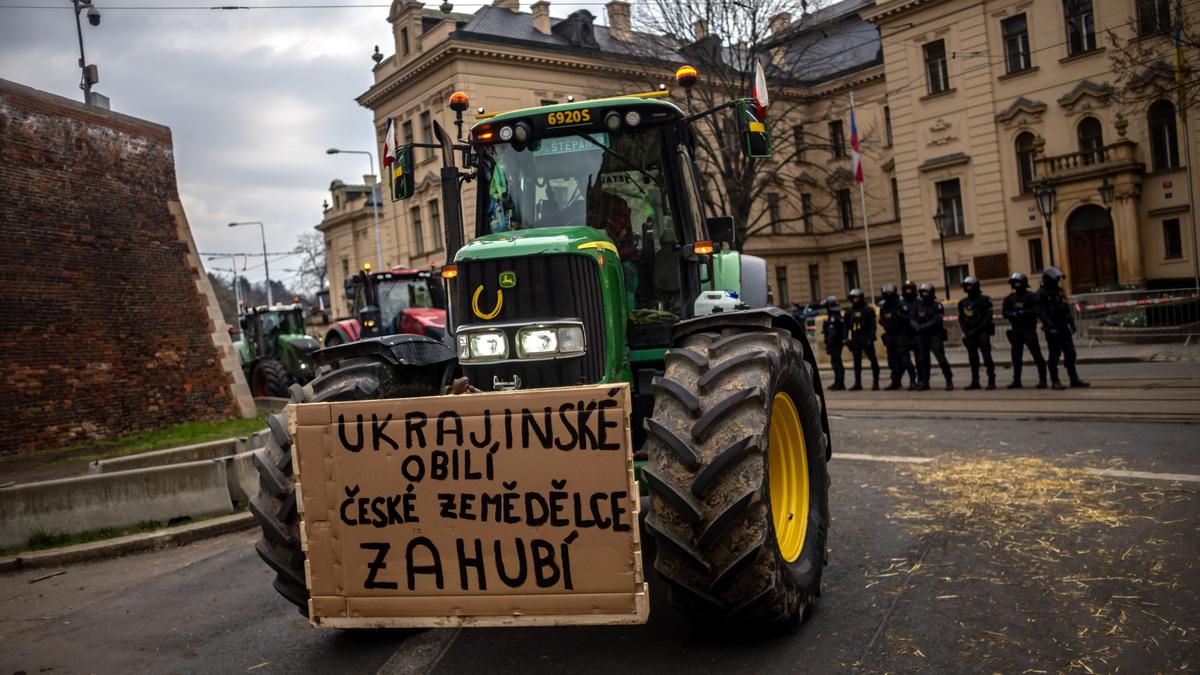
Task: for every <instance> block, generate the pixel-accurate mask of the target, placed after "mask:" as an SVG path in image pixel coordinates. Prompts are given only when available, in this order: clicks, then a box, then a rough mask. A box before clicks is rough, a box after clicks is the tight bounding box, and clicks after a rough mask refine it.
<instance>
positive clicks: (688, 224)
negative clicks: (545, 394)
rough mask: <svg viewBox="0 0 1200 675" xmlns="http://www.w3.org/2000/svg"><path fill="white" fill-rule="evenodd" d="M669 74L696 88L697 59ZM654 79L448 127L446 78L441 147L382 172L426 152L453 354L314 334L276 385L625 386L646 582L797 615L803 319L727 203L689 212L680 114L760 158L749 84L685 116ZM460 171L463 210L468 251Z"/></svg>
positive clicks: (808, 595) (284, 452) (808, 570)
mask: <svg viewBox="0 0 1200 675" xmlns="http://www.w3.org/2000/svg"><path fill="white" fill-rule="evenodd" d="M687 71H690V73H688V72H687ZM677 79H678V80H679V82H680V84H681V85H684V86H685V87H686V86H690V84H691V83H694V82H695V71H694V70H691V69H690V68H684V69H680V72H679V73H677ZM666 94H667V92H665V91H658V92H651V93H647V94H635V95H628V96H618V97H613V98H608V99H598V100H588V101H574V102H570V103H565V104H558V105H551V106H545V107H537V108H529V109H524V110H516V111H511V112H505V113H500V114H495V115H482V114H481V115H480V116H479V119H478V121H477V123H476V124H475V125H474V126H473V127H472V128H471V129H470V135H469V140H467V141H465V142H464V141H463V140H462V138H461V136H462V111H464V110H465V109H466V108H467V105H468V102H467V97H466V96H465V95H464V94H462V93H461V92H456V93H455V94H454V95H453V96H452V97H451V99H450V108H451V109H452V110H454V111H455V112H456V113H457V125H458V129H459V140H458V142H455V140H454V139H452V138H451V136H450V135H449V133H447V132H446V130H445V129H443V128H442V126H441V125H440V124H438V123H436V122H435V123H434V132H435V135H436V138H437V140H438V143H437V144H436V145H434V144H416V145H415V146H414V145H408V146H402V147H400V148H398V150H397V154H396V157H395V162H394V164H393V166H392V175H391V181H392V188H393V196H394V198H395V199H407V198H409V197H411V196H412V192H413V188H414V184H413V160H412V155H413V148H414V147H433V148H436V149H438V150H440V151H441V156H442V158H443V166H442V168H441V186H442V201H443V211H442V213H443V214H444V215H445V219H444V222H445V226H446V239H445V240H446V242H447V248H448V251H447V253H448V256H449V261H450V264H448V265H446V266H445V268H443V270H442V277H443V280H444V281H445V283H446V286H447V289H446V290H447V295H446V297H447V298H448V300H449V302H448V304H449V309H448V311H449V317H448V320H447V322H446V326H447V329H448V330H449V331H450V332H451V334H452V336H453V342H452V344H453V348H452V349H451V348H447V347H445V346H444V345H443V344H442V343H440V342H437V341H435V340H432V339H429V338H427V337H424V336H416V335H395V336H389V337H384V338H378V339H372V340H364V341H361V342H356V343H352V344H347V345H342V346H338V347H334V348H330V349H326V350H323V351H322V352H320V353H319V354H318V359H319V360H321V361H322V362H323V363H328V364H330V365H332V366H334V368H333V370H332V371H330V372H328V373H326V374H324V375H322V376H321V377H319V378H317V379H316V380H315V381H313V382H312V383H311V384H310V385H308V386H305V387H293V388H292V400H293V401H294V402H320V401H343V400H362V399H383V398H399V397H408V396H424V395H434V394H439V393H448V392H449V391H450V390H451V385H452V383H455V381H456V380H458V382H457V385H458V386H461V384H462V381H461V379H459V378H462V377H465V378H467V379H468V380H469V382H470V385H471V387H473V388H476V389H478V390H483V391H489V392H490V391H501V392H502V391H506V390H527V389H535V388H549V387H565V386H571V385H577V384H594V383H615V382H628V383H630V384H631V386H632V389H633V401H634V412H633V417H634V419H632V420H630V422H631V427H632V428H634V429H635V430H637V432H636V433H635V436H634V447H635V448H638V450H637V451H636V454H635V467H636V469H637V473H638V477H639V480H640V485H641V492H642V494H643V497H642V499H643V506H644V508H643V510H642V514H643V522H642V526H643V527H644V529H645V531H646V532H647V533H648V535H649V537H650V539H651V540H652V544H653V546H648V547H647V563H649V562H650V561H651V560H653V567H654V570H655V572H656V575H655V579H656V581H661V582H663V583H665V584H666V585H667V586H668V587H669V590H670V594H669V595H670V599H671V602H672V604H673V605H674V606H676V607H677V608H678V609H680V610H681V611H682V612H683V613H685V614H686V615H688V616H689V617H692V618H695V619H697V620H701V621H706V622H717V623H726V624H737V625H741V626H752V625H766V624H778V623H781V622H787V621H793V620H797V619H798V618H799V617H802V616H803V615H804V613H805V610H806V608H808V607H809V606H811V604H812V603H813V602H815V600H816V598H817V596H818V595H819V594H820V581H821V574H822V569H823V567H824V565H825V563H826V537H827V533H828V527H829V501H828V490H829V477H828V473H827V469H826V462H827V460H828V459H829V458H830V456H831V445H830V437H829V425H828V417H827V415H826V411H825V406H824V397H823V393H822V389H821V382H820V380H819V378H818V374H817V367H816V360H815V358H814V356H813V352H812V349H811V348H810V347H809V344H808V341H807V338H806V335H805V330H804V327H803V326H802V325H800V324H799V323H798V322H797V321H796V320H795V319H794V318H792V316H791V315H789V314H788V313H787V312H785V311H783V310H781V309H778V308H776V307H772V306H769V302H770V301H769V296H770V292H769V288H768V280H767V273H766V265H765V262H764V261H763V260H762V259H760V258H756V257H753V256H749V255H744V254H741V253H739V252H738V251H736V250H732V249H731V248H730V247H728V246H727V245H726V244H728V243H730V241H731V239H732V229H733V228H732V220H731V219H730V218H728V217H705V213H704V208H703V204H704V200H702V198H701V190H702V177H701V173H700V171H699V170H698V169H697V167H696V164H695V160H694V157H695V147H696V143H697V140H696V138H695V133H694V131H693V127H692V123H693V122H694V120H695V119H697V118H699V117H701V116H703V115H708V114H713V113H715V112H717V111H719V110H722V109H726V108H731V109H732V111H733V113H734V114H735V115H736V116H737V121H738V128H739V133H740V135H741V137H740V139H739V140H740V141H741V144H742V149H743V151H744V152H746V153H747V154H749V155H751V156H755V157H758V156H765V155H767V154H769V138H768V136H767V131H766V127H765V123H764V122H763V121H762V120H763V112H764V110H763V109H764V107H765V105H766V101H765V98H766V96H765V91H764V92H763V93H762V95H761V96H759V97H758V100H757V101H756V100H754V99H738V100H735V101H731V102H729V103H726V104H724V105H721V106H718V107H717V108H714V109H711V110H707V111H704V112H701V113H695V114H691V115H688V114H685V113H684V111H683V110H681V109H680V108H679V107H677V106H676V105H674V104H672V103H670V102H667V101H663V100H660V99H661V97H663V96H665V95H666ZM456 158H457V159H461V164H462V166H461V167H460V166H458V165H457V163H456ZM465 182H473V183H474V184H475V186H476V190H475V198H476V202H475V214H476V217H475V222H474V224H473V226H474V234H475V237H474V239H473V240H472V241H470V242H469V243H465V244H464V243H463V239H464V236H463V230H462V204H461V197H460V187H461V185H462V184H463V183H465ZM564 395H565V396H568V395H569V394H564ZM268 422H269V425H270V427H271V430H272V434H271V435H270V439H269V441H268V443H267V446H266V448H265V449H264V451H263V452H262V453H261V454H260V455H259V456H257V458H256V461H257V466H258V469H259V472H260V475H261V477H262V480H261V486H262V491H261V494H260V495H259V497H258V499H256V500H255V501H254V503H253V505H252V509H253V511H254V514H255V516H256V518H257V519H258V521H259V523H260V525H261V526H262V532H263V536H262V538H261V539H260V541H259V542H258V545H257V550H258V552H259V554H260V556H261V557H262V558H263V559H264V560H265V561H266V562H267V563H268V564H269V565H270V566H271V567H273V568H274V570H275V571H276V573H277V575H276V579H275V588H276V589H277V590H278V591H279V592H280V593H281V594H282V595H284V596H285V597H286V598H287V599H289V600H291V601H292V602H294V603H295V604H297V605H298V606H299V607H300V608H301V611H302V612H305V613H306V612H307V606H308V591H307V588H306V584H305V576H304V553H303V552H302V550H301V547H300V534H299V528H298V515H297V512H296V499H295V481H294V478H293V477H292V475H291V471H292V463H291V436H290V434H289V432H288V429H287V422H286V412H285V413H281V414H279V415H277V416H272V417H271V418H269V420H268ZM647 493H648V495H649V496H648V497H646V496H645V495H646V494H647ZM651 550H653V554H652V553H651ZM651 583H652V584H653V583H655V581H652V582H651Z"/></svg>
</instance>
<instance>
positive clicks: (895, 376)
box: [879, 283, 917, 391]
mask: <svg viewBox="0 0 1200 675" xmlns="http://www.w3.org/2000/svg"><path fill="white" fill-rule="evenodd" d="M880 295H882V296H883V301H882V302H880V303H879V325H880V327H882V328H883V346H884V347H886V348H887V364H888V371H889V372H890V373H891V378H892V382H891V384H889V385H888V386H887V387H884V388H885V389H887V390H888V391H895V390H897V389H899V388H900V382H901V380H903V379H904V374H905V373H908V381H909V384H913V385H915V384H916V381H917V371H916V369H915V368H914V367H913V363H912V361H911V360H910V359H909V358H908V341H909V339H910V336H909V331H910V330H911V328H910V327H909V324H908V319H909V315H910V314H911V313H912V308H911V307H909V306H908V305H907V304H905V303H904V302H903V301H902V300H900V294H899V293H897V292H896V284H893V283H886V284H884V285H883V288H882V289H881V293H880Z"/></svg>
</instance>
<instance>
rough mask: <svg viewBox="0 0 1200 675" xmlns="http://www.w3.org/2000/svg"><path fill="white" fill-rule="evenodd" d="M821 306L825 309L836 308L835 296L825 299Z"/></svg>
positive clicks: (836, 300)
mask: <svg viewBox="0 0 1200 675" xmlns="http://www.w3.org/2000/svg"><path fill="white" fill-rule="evenodd" d="M821 304H822V305H824V306H825V307H837V304H838V299H837V296H835V295H831V296H829V297H828V298H825V302H823V303H821Z"/></svg>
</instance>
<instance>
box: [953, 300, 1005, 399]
mask: <svg viewBox="0 0 1200 675" xmlns="http://www.w3.org/2000/svg"><path fill="white" fill-rule="evenodd" d="M964 286H965V284H964ZM958 325H959V326H960V327H961V328H962V332H963V346H965V347H966V348H967V361H968V362H969V363H970V364H971V384H969V385H967V389H978V388H979V357H980V356H982V357H983V365H984V368H986V369H987V379H988V389H995V388H996V364H995V363H993V362H992V336H993V335H995V334H996V324H995V323H994V322H993V321H992V299H991V298H989V297H988V296H986V295H983V293H982V292H980V289H979V282H975V284H974V286H973V289H972V290H968V291H967V297H965V298H963V299H962V300H959V301H958Z"/></svg>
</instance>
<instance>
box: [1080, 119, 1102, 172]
mask: <svg viewBox="0 0 1200 675" xmlns="http://www.w3.org/2000/svg"><path fill="white" fill-rule="evenodd" d="M1077 133H1078V134H1079V152H1080V153H1081V154H1082V156H1083V163H1084V164H1099V163H1101V162H1103V161H1104V150H1103V148H1104V130H1103V129H1102V128H1101V127H1100V120H1098V119H1096V118H1095V117H1085V118H1083V120H1081V121H1080V122H1079V129H1078V131H1077Z"/></svg>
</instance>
